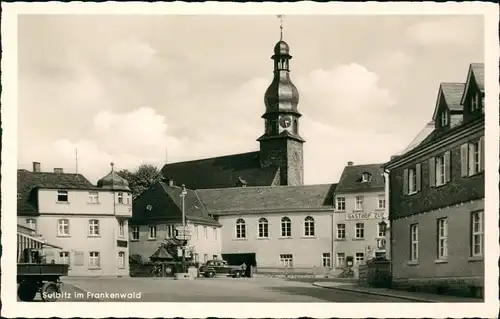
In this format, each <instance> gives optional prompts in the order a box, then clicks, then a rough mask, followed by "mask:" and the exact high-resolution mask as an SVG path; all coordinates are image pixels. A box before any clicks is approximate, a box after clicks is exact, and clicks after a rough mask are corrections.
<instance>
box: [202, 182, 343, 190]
mask: <svg viewBox="0 0 500 319" xmlns="http://www.w3.org/2000/svg"><path fill="white" fill-rule="evenodd" d="M335 184H337V183H321V184H309V185H274V186H246V187H241V186H233V187H219V188H203V189H197V190H195V192H198V191H213V190H224V189H242V188H244V189H245V188H246V189H277V188H293V187H296V188H299V187H313V186H327V185H328V186H331V185H335Z"/></svg>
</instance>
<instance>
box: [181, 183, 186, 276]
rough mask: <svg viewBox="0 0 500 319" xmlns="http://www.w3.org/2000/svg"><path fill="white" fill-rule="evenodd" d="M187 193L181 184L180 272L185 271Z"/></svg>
mask: <svg viewBox="0 0 500 319" xmlns="http://www.w3.org/2000/svg"><path fill="white" fill-rule="evenodd" d="M186 195H187V191H186V186H185V185H184V184H182V191H181V194H180V197H181V210H182V237H181V238H182V272H184V273H185V272H186V235H187V234H186V204H185V197H186Z"/></svg>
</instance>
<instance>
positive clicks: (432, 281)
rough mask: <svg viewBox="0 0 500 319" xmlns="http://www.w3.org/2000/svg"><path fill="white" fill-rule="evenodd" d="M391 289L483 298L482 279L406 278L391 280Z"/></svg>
mask: <svg viewBox="0 0 500 319" xmlns="http://www.w3.org/2000/svg"><path fill="white" fill-rule="evenodd" d="M392 288H393V289H399V290H406V291H414V292H427V293H435V294H440V295H452V296H460V297H472V298H484V278H483V277H474V278H459V277H456V278H406V279H401V278H397V279H393V280H392Z"/></svg>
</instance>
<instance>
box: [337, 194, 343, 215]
mask: <svg viewBox="0 0 500 319" xmlns="http://www.w3.org/2000/svg"><path fill="white" fill-rule="evenodd" d="M336 201H337V210H338V211H341V212H343V211H345V197H344V196H340V197H337V198H336Z"/></svg>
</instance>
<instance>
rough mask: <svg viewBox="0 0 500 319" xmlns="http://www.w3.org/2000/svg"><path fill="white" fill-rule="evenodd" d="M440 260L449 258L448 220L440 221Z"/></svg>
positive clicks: (442, 219) (438, 253) (441, 219)
mask: <svg viewBox="0 0 500 319" xmlns="http://www.w3.org/2000/svg"><path fill="white" fill-rule="evenodd" d="M437 226H438V245H437V246H438V252H437V255H438V259H445V258H446V257H448V219H447V218H440V219H438V223H437Z"/></svg>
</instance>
